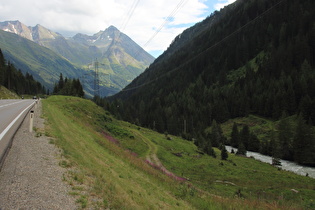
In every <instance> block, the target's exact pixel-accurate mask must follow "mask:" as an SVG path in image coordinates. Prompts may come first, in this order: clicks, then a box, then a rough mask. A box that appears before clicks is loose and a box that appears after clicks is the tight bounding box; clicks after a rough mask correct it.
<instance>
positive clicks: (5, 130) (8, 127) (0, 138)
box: [0, 102, 35, 141]
mask: <svg viewBox="0 0 315 210" xmlns="http://www.w3.org/2000/svg"><path fill="white" fill-rule="evenodd" d="M34 103H35V102H33V103H31V105H29V106H28V107H27V108H25V109H24V110H23V111H22V112H21V113H20V114H19V115H18V116H17V117H16V118H15V119H14V120H13V121H12V122H11V123H10V124H9V125H8V126H7V127H6V128H5V129H4V130H3V131H2V133H1V134H0V141H1V140H2V138H3V137H4V135H5V134H6V133H7V132H8V131H9V130H10V128H11V127H12V126H13V125H14V123H15V122H16V121H17V120H18V119H19V118H20V117H21V115H22V114H23V113H24V112H25V111H26V110H27V109H29V108H30V107H31V106H33V105H34Z"/></svg>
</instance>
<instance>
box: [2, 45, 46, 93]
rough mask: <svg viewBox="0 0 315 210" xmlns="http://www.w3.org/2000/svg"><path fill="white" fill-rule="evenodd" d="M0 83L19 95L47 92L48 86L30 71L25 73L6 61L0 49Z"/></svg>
mask: <svg viewBox="0 0 315 210" xmlns="http://www.w3.org/2000/svg"><path fill="white" fill-rule="evenodd" d="M0 85H1V86H4V87H6V88H7V89H9V90H11V91H13V92H15V93H17V94H18V95H24V94H27V95H38V94H46V88H45V87H44V86H43V85H42V84H41V83H40V82H38V81H36V80H35V79H34V78H33V76H32V75H31V74H29V73H26V74H25V75H23V73H22V72H21V70H20V69H16V68H15V66H14V65H13V64H12V63H11V62H10V61H8V62H7V61H6V60H5V58H4V55H3V53H2V50H1V49H0Z"/></svg>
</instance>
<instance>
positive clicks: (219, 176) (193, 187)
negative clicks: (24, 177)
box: [38, 96, 314, 209]
mask: <svg viewBox="0 0 315 210" xmlns="http://www.w3.org/2000/svg"><path fill="white" fill-rule="evenodd" d="M42 102H43V111H44V116H45V118H46V120H47V127H46V128H45V134H46V135H48V136H51V137H52V140H51V141H52V143H54V144H56V145H57V146H58V147H60V149H62V151H63V155H64V157H65V158H66V160H61V161H60V165H61V166H63V167H65V168H68V170H69V172H68V173H67V174H66V175H65V176H64V180H65V181H67V182H68V183H69V184H70V185H71V186H72V192H71V194H72V195H74V196H76V198H77V202H78V203H79V204H80V205H81V206H82V207H83V208H105V209H106V208H119V209H122V208H128V209H129V208H136V209H139V208H140V209H147V208H150V209H161V208H162V209H163V208H167V209H183V208H184V209H209V208H212V209H257V208H259V209H270V208H274V209H296V208H312V206H314V201H313V200H312V199H313V197H314V189H312V188H313V186H314V179H312V178H310V177H305V176H298V175H295V174H293V173H289V172H286V171H282V170H278V169H277V168H275V167H273V166H271V165H269V164H265V163H261V162H259V161H255V160H254V159H251V158H244V157H240V156H235V155H233V154H229V157H228V160H227V161H222V160H220V158H219V157H217V158H213V157H210V156H209V155H206V154H204V153H202V152H200V151H199V150H198V148H197V147H196V146H195V145H194V144H193V143H192V142H189V141H186V140H184V139H181V138H179V137H175V136H171V135H165V134H159V133H157V132H155V131H152V130H149V129H146V128H143V127H139V126H136V125H133V124H130V123H127V122H123V121H118V120H116V119H115V118H114V117H113V116H111V115H110V114H109V113H108V112H107V111H105V110H104V109H102V108H101V107H98V106H97V105H95V104H94V103H93V102H91V101H88V100H84V99H80V98H75V97H63V96H52V97H49V98H48V99H46V100H42ZM38 135H42V134H38ZM215 152H216V153H217V156H220V152H219V150H215ZM271 177H272V179H271ZM280 180H281V181H280ZM291 189H295V190H297V191H298V194H297V193H296V192H294V191H292V190H291Z"/></svg>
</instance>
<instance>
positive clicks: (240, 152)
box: [236, 142, 246, 155]
mask: <svg viewBox="0 0 315 210" xmlns="http://www.w3.org/2000/svg"><path fill="white" fill-rule="evenodd" d="M236 154H237V155H246V149H245V146H244V144H243V143H242V142H241V143H239V145H238V148H237V152H236Z"/></svg>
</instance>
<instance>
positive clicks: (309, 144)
mask: <svg viewBox="0 0 315 210" xmlns="http://www.w3.org/2000/svg"><path fill="white" fill-rule="evenodd" d="M314 149H315V138H314V134H313V132H312V129H311V127H310V126H309V125H307V124H306V122H305V120H304V119H303V117H302V115H299V116H298V119H297V126H296V132H295V136H294V161H296V162H297V163H300V164H305V165H315V160H314V159H315V158H314Z"/></svg>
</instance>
